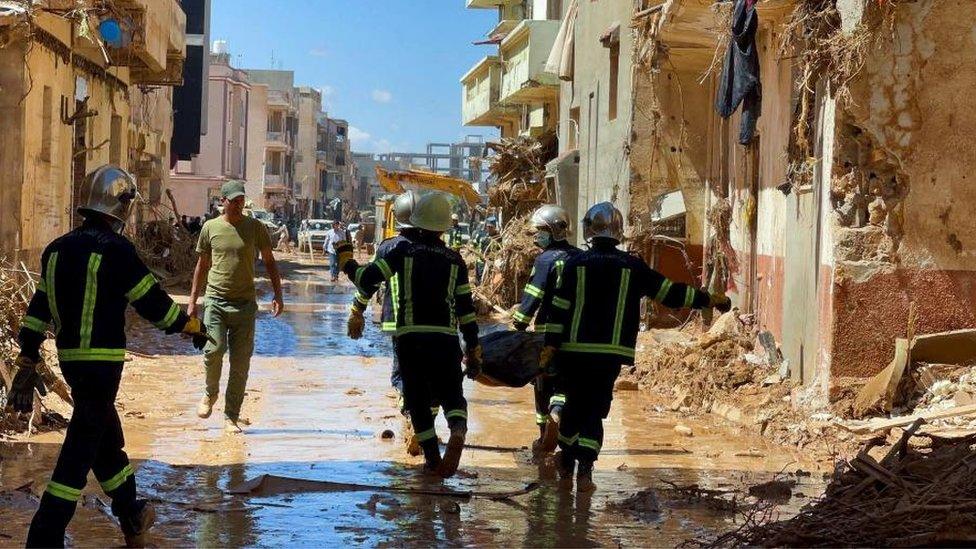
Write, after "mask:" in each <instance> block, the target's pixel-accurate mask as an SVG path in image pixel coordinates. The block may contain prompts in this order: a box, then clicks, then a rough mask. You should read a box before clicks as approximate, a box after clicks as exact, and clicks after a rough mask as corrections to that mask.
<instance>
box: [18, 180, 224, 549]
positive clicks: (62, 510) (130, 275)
mask: <svg viewBox="0 0 976 549" xmlns="http://www.w3.org/2000/svg"><path fill="white" fill-rule="evenodd" d="M135 196H136V186H135V182H134V180H133V179H132V176H131V175H129V174H128V173H126V172H125V171H123V170H121V169H119V168H117V167H115V166H103V167H101V168H99V169H97V170H95V171H94V172H92V173H91V174H90V175H89V176H88V177H87V178H86V179H85V181H84V183H83V186H82V191H81V199H82V203H83V204H84V205H83V206H81V207H79V208H78V213H79V214H81V215H82V216H83V217H84V222H83V223H82V225H81V226H80V227H78V228H77V229H75V230H73V231H71V232H70V233H68V234H66V235H64V236H62V237H60V238H58V239H57V240H55V241H54V242H52V243H51V244H50V245H48V247H47V248H46V249H45V250H44V253H43V255H42V256H41V281H40V284H39V285H38V288H37V292H36V293H35V294H34V296H33V298H32V299H31V302H30V305H29V306H28V308H27V314H26V315H25V316H24V318H23V320H22V321H21V329H20V333H19V336H18V338H19V342H20V348H21V351H20V356H18V357H17V367H18V368H17V373H16V375H15V377H14V382H13V385H12V388H11V391H10V395H9V401H10V404H11V405H12V406H13V408H14V409H15V410H16V411H19V412H28V411H30V409H31V406H32V403H33V398H34V390H35V389H36V390H37V391H38V392H40V393H41V394H42V395H43V394H45V389H44V384H43V382H42V381H41V379H40V376H39V374H38V372H37V370H36V364H37V363H38V362H39V361H40V360H41V356H40V346H41V343H43V341H44V339H45V333H46V332H47V330H48V328H49V326H53V331H54V333H55V334H56V342H57V349H58V361H59V362H60V364H61V371H62V373H63V374H64V378H65V381H67V382H68V385H69V386H70V387H71V396H72V399H73V400H74V411H73V413H72V415H71V422H70V423H69V424H68V430H67V433H66V435H65V438H64V444H63V445H62V446H61V455H60V456H58V461H57V465H56V466H55V468H54V473H53V474H52V476H51V481H50V482H49V483H48V485H47V489H46V490H45V491H44V494H43V495H42V496H41V503H40V507H39V508H38V510H37V513H36V514H35V515H34V520H33V521H32V522H31V525H30V531H29V533H28V535H27V546H28V547H56V546H57V547H60V546H63V545H64V534H65V528H66V527H67V525H68V523H69V522H70V521H71V517H72V516H73V515H74V512H75V505H76V503H77V501H78V499H79V497H80V496H81V491H82V489H84V487H85V484H86V482H87V478H88V471H89V470H93V471H94V472H95V478H97V479H98V481H99V483H100V484H101V486H102V490H104V492H105V494H106V495H108V496H109V497H110V498H111V499H112V513H113V514H114V515H115V516H116V517H117V518H118V520H119V523H120V525H121V527H122V532H123V534H124V536H125V540H126V543H127V544H129V545H139V544H142V543H144V542H145V534H146V533H147V531H148V529H149V527H150V526H151V525H152V522H153V520H154V517H155V514H154V512H153V509H152V508H151V507H150V506H149V505H148V504H147V503H146V501H145V500H139V499H136V480H135V474H134V472H133V469H132V466H131V465H130V464H129V458H128V457H127V456H126V453H125V451H124V450H123V446H124V441H123V437H122V424H121V423H120V422H119V416H118V413H117V412H116V410H115V396H116V393H117V392H118V389H119V381H120V380H121V377H122V364H123V361H124V360H125V342H126V339H125V309H126V306H127V305H129V304H131V305H132V306H133V307H135V309H136V311H137V312H138V313H139V314H140V315H141V316H142V317H144V318H146V319H148V320H149V321H151V322H153V323H154V324H155V325H156V327H158V328H159V329H161V330H164V331H165V332H166V333H168V334H173V333H178V332H183V333H185V334H189V335H191V336H193V343H194V345H195V346H196V347H197V348H198V349H202V348H203V345H204V343H206V341H207V335H206V332H205V330H204V328H203V327H202V326H201V323H200V321H199V320H198V319H196V318H190V317H188V316H187V315H186V314H185V313H184V312H182V311H181V310H180V308H179V307H178V306H177V305H176V304H175V303H174V302H173V300H172V299H170V297H169V296H168V295H167V294H166V292H164V291H163V290H162V288H160V286H159V284H158V283H157V282H156V279H155V278H154V277H153V275H152V274H151V273H150V272H149V269H148V268H147V267H146V266H145V264H143V262H142V260H140V259H139V256H138V255H136V250H135V247H134V246H133V245H132V243H131V242H129V240H127V239H126V238H125V237H124V236H122V235H121V234H119V233H120V232H121V230H122V227H123V224H124V222H125V220H126V218H127V217H128V212H129V206H130V204H131V202H132V200H133V199H134V198H135Z"/></svg>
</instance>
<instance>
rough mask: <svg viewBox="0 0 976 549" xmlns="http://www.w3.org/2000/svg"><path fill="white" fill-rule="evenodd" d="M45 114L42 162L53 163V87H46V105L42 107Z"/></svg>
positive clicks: (42, 114)
mask: <svg viewBox="0 0 976 549" xmlns="http://www.w3.org/2000/svg"><path fill="white" fill-rule="evenodd" d="M41 108H42V109H43V112H42V113H41V117H42V119H43V120H42V124H43V125H42V126H41V160H43V161H44V162H50V161H51V145H52V144H53V143H52V142H53V140H54V139H53V136H52V133H53V130H54V98H53V96H52V91H51V86H44V104H43V105H42V106H41Z"/></svg>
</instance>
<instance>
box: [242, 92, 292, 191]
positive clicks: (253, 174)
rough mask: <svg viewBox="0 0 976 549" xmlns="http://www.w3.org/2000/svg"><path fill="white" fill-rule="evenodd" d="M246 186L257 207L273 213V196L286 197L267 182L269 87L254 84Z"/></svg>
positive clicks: (250, 106) (248, 126) (248, 116)
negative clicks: (271, 198)
mask: <svg viewBox="0 0 976 549" xmlns="http://www.w3.org/2000/svg"><path fill="white" fill-rule="evenodd" d="M247 119H248V124H247V161H246V162H247V168H246V173H247V186H248V192H251V193H252V194H253V196H252V198H251V200H252V201H253V202H254V205H255V206H256V207H258V208H261V209H265V210H273V209H274V208H273V207H271V206H273V205H272V203H271V202H272V201H271V200H269V197H270V196H272V195H279V196H280V195H283V194H284V188H282V187H281V186H280V185H279V186H278V187H275V186H274V185H268V182H267V181H266V180H265V178H266V177H267V176H266V161H267V154H268V153H267V151H268V126H267V123H266V121H267V120H268V86H266V85H265V84H251V95H250V100H249V101H248V109H247Z"/></svg>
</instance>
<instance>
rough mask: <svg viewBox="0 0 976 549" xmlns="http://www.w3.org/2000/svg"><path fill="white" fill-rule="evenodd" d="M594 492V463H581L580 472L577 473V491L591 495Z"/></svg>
mask: <svg viewBox="0 0 976 549" xmlns="http://www.w3.org/2000/svg"><path fill="white" fill-rule="evenodd" d="M594 490H596V484H593V463H592V462H583V461H581V462H580V464H579V471H577V473H576V491H577V492H579V493H583V494H589V493H591V492H593V491H594Z"/></svg>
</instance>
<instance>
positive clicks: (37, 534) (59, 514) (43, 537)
mask: <svg viewBox="0 0 976 549" xmlns="http://www.w3.org/2000/svg"><path fill="white" fill-rule="evenodd" d="M75 507H76V503H75V502H73V501H67V500H63V499H61V498H59V497H55V496H52V495H51V494H49V493H47V492H44V494H43V495H42V496H41V505H40V507H38V508H37V513H35V514H34V519H33V520H31V524H30V529H29V530H28V531H27V542H26V543H25V546H26V547H64V531H65V529H66V528H67V527H68V523H69V522H71V517H73V516H74V514H75Z"/></svg>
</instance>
